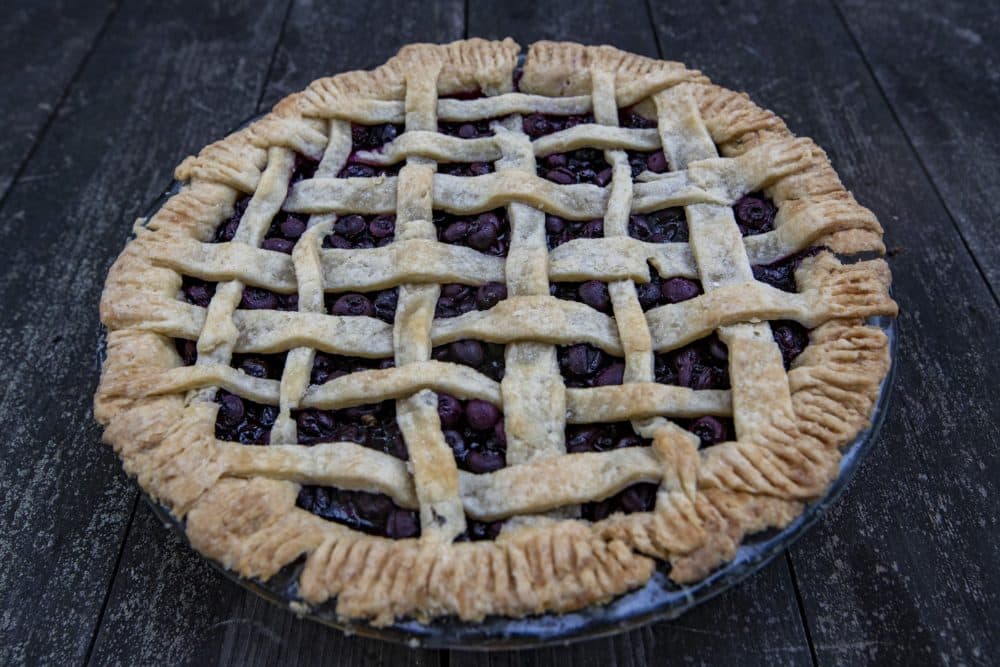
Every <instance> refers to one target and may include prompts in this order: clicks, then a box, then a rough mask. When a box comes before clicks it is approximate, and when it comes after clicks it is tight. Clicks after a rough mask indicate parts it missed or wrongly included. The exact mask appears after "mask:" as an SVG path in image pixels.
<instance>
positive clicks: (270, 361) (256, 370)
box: [229, 352, 287, 380]
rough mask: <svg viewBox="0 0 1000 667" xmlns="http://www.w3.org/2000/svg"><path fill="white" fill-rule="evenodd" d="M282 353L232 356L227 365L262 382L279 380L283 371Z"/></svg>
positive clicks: (283, 354) (283, 355) (283, 360)
mask: <svg viewBox="0 0 1000 667" xmlns="http://www.w3.org/2000/svg"><path fill="white" fill-rule="evenodd" d="M286 356H287V355H286V354H285V353H284V352H280V353H278V354H234V355H233V356H232V359H230V361H229V365H230V366H232V367H233V368H238V369H239V370H241V371H243V372H244V373H246V374H247V375H249V376H251V377H255V378H261V379H263V380H280V379H281V374H282V373H283V372H284V370H285V357H286Z"/></svg>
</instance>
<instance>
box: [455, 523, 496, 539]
mask: <svg viewBox="0 0 1000 667" xmlns="http://www.w3.org/2000/svg"><path fill="white" fill-rule="evenodd" d="M503 524H504V521H503V520H501V521H476V520H474V519H469V518H466V519H465V532H464V533H462V534H461V535H459V536H458V537H456V538H455V541H456V542H481V541H483V540H495V539H496V538H497V537H499V536H500V531H501V530H502V529H503Z"/></svg>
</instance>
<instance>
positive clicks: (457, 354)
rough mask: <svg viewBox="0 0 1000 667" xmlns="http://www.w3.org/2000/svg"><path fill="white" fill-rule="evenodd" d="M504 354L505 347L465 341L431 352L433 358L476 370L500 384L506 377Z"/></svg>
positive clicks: (458, 341) (440, 347) (443, 346)
mask: <svg viewBox="0 0 1000 667" xmlns="http://www.w3.org/2000/svg"><path fill="white" fill-rule="evenodd" d="M503 352H504V346H503V345H498V344H496V343H484V342H481V341H478V340H468V339H465V340H456V341H455V342H454V343H449V344H448V345H438V346H437V347H435V348H434V349H433V350H431V358H432V359H436V360H437V361H450V362H452V363H456V364H462V365H463V366H468V367H470V368H474V369H476V370H477V371H479V372H480V373H482V374H483V375H485V376H487V377H489V378H492V379H493V380H496V381H497V382H500V381H501V380H503V375H504V357H503Z"/></svg>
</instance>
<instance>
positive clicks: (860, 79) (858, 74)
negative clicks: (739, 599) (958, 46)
mask: <svg viewBox="0 0 1000 667" xmlns="http://www.w3.org/2000/svg"><path fill="white" fill-rule="evenodd" d="M654 14H655V16H656V20H657V25H658V27H659V29H660V31H661V32H660V35H661V43H662V44H663V45H664V50H665V51H666V52H667V53H666V54H665V55H667V56H669V57H677V58H678V59H681V60H684V61H686V62H687V63H689V64H690V65H692V66H694V67H698V68H700V69H703V70H704V71H705V72H707V73H708V74H709V75H710V76H712V77H713V78H714V79H715V80H716V81H718V82H719V83H721V84H723V85H726V86H730V87H736V88H737V89H745V90H749V91H751V93H752V96H753V97H754V99H755V100H757V101H758V102H759V103H761V104H763V105H764V106H766V107H769V108H771V109H774V110H775V111H777V112H779V113H780V114H781V115H782V116H784V117H785V119H786V120H787V121H788V122H789V125H790V126H791V128H792V130H793V131H795V132H797V133H799V134H803V135H808V136H812V137H813V138H814V139H816V141H817V142H818V143H819V144H820V145H821V146H823V147H824V148H825V149H826V150H827V151H828V153H829V154H830V157H831V158H832V160H833V163H834V166H835V167H836V168H837V170H838V172H839V173H840V175H841V177H842V179H843V180H844V182H845V184H846V185H847V186H848V187H849V188H850V189H852V190H853V191H854V192H855V194H856V196H857V197H858V199H859V200H860V201H861V202H862V203H864V204H866V205H867V206H869V207H870V208H871V209H872V210H874V211H875V212H876V214H877V215H878V216H879V218H880V219H881V220H882V223H883V226H884V227H885V228H886V240H887V245H888V246H889V247H890V248H891V249H892V253H891V254H892V256H891V257H890V263H891V267H892V270H893V274H894V277H895V285H894V289H895V294H896V298H897V299H898V301H899V303H900V306H901V308H902V314H901V316H900V319H899V329H900V341H901V345H900V348H899V354H898V357H897V359H898V362H897V363H898V365H899V370H898V377H897V382H896V396H895V398H894V400H893V404H892V406H891V409H890V414H889V419H888V421H887V423H886V425H885V428H884V430H883V435H882V439H881V442H880V443H879V445H878V446H877V448H876V450H875V452H874V453H873V455H872V456H871V458H870V459H869V460H868V461H867V462H866V463H865V464H864V465H863V466H862V468H861V470H860V472H859V474H858V478H857V480H856V481H855V483H854V484H853V486H852V488H851V490H850V492H849V493H848V494H847V495H846V497H845V498H844V499H843V500H842V501H841V502H840V503H839V505H838V506H837V507H836V509H835V510H834V511H833V512H832V513H831V515H830V517H829V518H827V519H826V520H825V521H823V522H821V523H820V525H819V526H817V527H816V528H815V529H814V530H813V531H812V532H811V533H810V534H809V535H807V536H806V537H805V538H804V539H803V540H802V542H800V543H799V544H798V545H797V546H796V547H794V548H793V550H792V554H793V562H794V565H795V571H796V573H797V575H798V577H799V587H800V590H801V593H802V597H803V601H804V603H805V609H806V612H807V620H808V621H809V624H810V631H811V634H812V638H813V640H814V643H815V649H816V654H817V657H818V658H819V661H820V662H821V663H824V664H826V663H831V664H856V663H862V662H870V663H873V664H897V663H898V664H925V663H926V662H928V661H930V660H934V661H938V660H940V661H946V662H956V663H958V662H974V661H980V660H987V659H988V656H989V655H990V651H991V648H992V647H994V646H996V642H997V634H998V629H997V625H996V623H994V622H992V619H991V618H990V617H989V615H988V613H984V610H986V609H991V608H993V607H995V606H996V604H997V603H998V598H1000V577H998V575H997V573H996V570H995V568H994V567H993V566H992V564H993V563H996V562H998V558H1000V544H998V542H997V540H996V539H995V538H994V536H995V534H996V529H997V527H996V515H997V500H996V498H997V497H998V496H997V494H998V491H1000V489H998V479H1000V463H998V460H997V454H996V453H997V451H998V448H1000V437H998V433H997V429H996V424H997V423H998V421H1000V407H998V405H997V403H996V401H995V398H994V397H995V394H996V390H997V386H998V385H997V377H1000V360H998V358H997V356H996V354H995V353H994V349H993V348H994V346H995V344H994V341H996V340H998V339H1000V316H998V313H997V309H996V306H995V303H994V302H993V300H992V298H991V296H990V293H989V290H988V288H987V286H986V285H985V283H984V281H983V280H982V278H981V276H980V275H979V274H978V272H977V271H976V269H975V267H974V266H973V265H972V262H971V258H970V256H969V254H968V252H967V251H966V249H965V247H964V246H963V243H962V240H961V239H960V238H959V235H958V233H957V231H956V230H955V228H954V227H953V226H952V225H950V224H948V223H947V212H946V211H945V210H944V209H943V208H942V206H941V203H940V201H939V200H938V198H937V197H936V196H935V194H934V192H933V187H932V185H931V183H929V182H928V180H927V178H926V175H925V173H924V172H923V171H922V169H921V168H920V165H919V163H918V161H917V159H916V156H915V155H914V153H913V151H912V149H911V147H910V145H909V143H908V142H907V139H906V137H905V136H904V134H903V132H902V130H901V129H900V127H899V126H898V125H897V124H896V122H895V120H894V118H893V115H892V112H891V110H890V109H889V108H888V107H887V106H886V104H885V102H884V100H883V98H882V96H881V95H880V93H879V90H878V87H877V86H876V84H875V82H874V81H873V80H872V78H871V77H870V76H869V73H868V71H867V69H866V68H865V66H864V63H863V62H862V60H861V58H860V56H859V55H858V53H857V51H856V50H855V48H854V46H853V44H852V41H851V39H850V37H849V35H848V34H847V33H846V32H845V31H844V29H843V26H842V24H841V23H840V21H839V19H838V17H837V15H836V13H835V12H834V11H833V9H832V8H831V7H829V6H828V5H827V4H825V3H821V2H812V3H809V4H806V5H803V4H802V3H790V2H789V3H780V4H779V3H763V2H751V3H744V4H742V5H740V6H739V7H738V8H737V7H734V6H730V7H727V8H724V9H723V8H710V7H707V6H701V5H699V6H698V7H693V6H690V5H689V6H688V7H687V8H676V7H675V8H671V9H669V10H668V9H666V8H662V9H661V8H660V7H654ZM691 25H711V26H713V39H712V40H711V43H708V42H704V40H702V39H700V38H699V37H698V33H697V32H695V31H690V32H689V31H688V27H689V26H691ZM789 26H795V29H794V30H790V29H789ZM897 30H900V31H905V30H906V28H905V27H899V28H897ZM720 44H722V45H726V47H725V48H719V45H720ZM915 48H916V47H914V49H915ZM961 179H962V176H961V174H960V173H956V174H955V180H956V181H959V180H961Z"/></svg>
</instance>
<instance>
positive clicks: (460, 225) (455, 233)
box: [441, 220, 469, 243]
mask: <svg viewBox="0 0 1000 667" xmlns="http://www.w3.org/2000/svg"><path fill="white" fill-rule="evenodd" d="M468 235H469V223H468V222H466V221H465V220H458V221H456V222H453V223H451V224H450V225H448V226H447V227H445V229H444V232H443V233H442V235H441V236H442V237H443V239H444V241H446V242H447V243H460V242H461V241H464V240H465V237H466V236H468Z"/></svg>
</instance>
